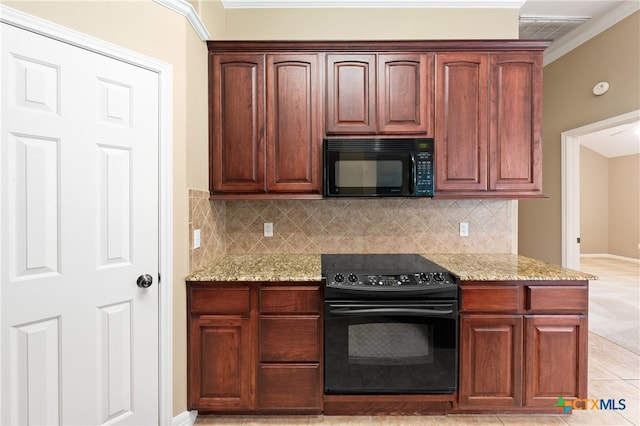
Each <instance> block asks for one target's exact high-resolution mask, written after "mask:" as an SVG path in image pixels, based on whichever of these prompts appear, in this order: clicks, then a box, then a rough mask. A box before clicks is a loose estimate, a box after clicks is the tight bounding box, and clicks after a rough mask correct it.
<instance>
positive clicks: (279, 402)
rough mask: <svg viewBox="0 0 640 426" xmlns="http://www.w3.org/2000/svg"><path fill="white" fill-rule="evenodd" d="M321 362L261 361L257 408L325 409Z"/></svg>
mask: <svg viewBox="0 0 640 426" xmlns="http://www.w3.org/2000/svg"><path fill="white" fill-rule="evenodd" d="M320 373H321V370H320V366H319V365H318V364H266V365H265V364H261V365H260V366H259V368H258V409H260V410H278V409H279V410H306V411H309V410H311V411H317V412H320V411H321V410H322V381H321V375H320Z"/></svg>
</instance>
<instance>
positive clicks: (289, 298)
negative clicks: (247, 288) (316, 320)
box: [260, 286, 321, 314]
mask: <svg viewBox="0 0 640 426" xmlns="http://www.w3.org/2000/svg"><path fill="white" fill-rule="evenodd" d="M320 302H321V295H320V287H319V286H304V287H262V288H261V289H260V312H261V313H274V314H277V313H285V314H286V313H299V314H304V313H316V312H320Z"/></svg>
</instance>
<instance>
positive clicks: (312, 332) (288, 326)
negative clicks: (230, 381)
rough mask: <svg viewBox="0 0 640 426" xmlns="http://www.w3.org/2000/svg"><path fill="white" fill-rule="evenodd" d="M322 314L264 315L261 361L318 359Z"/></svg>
mask: <svg viewBox="0 0 640 426" xmlns="http://www.w3.org/2000/svg"><path fill="white" fill-rule="evenodd" d="M319 341H320V317H319V316H317V315H316V316H289V317H261V318H260V361H261V362H318V361H319V360H320V345H319Z"/></svg>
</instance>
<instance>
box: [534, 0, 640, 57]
mask: <svg viewBox="0 0 640 426" xmlns="http://www.w3.org/2000/svg"><path fill="white" fill-rule="evenodd" d="M638 10H640V2H638V1H627V2H625V3H624V4H623V5H621V6H620V7H618V8H616V9H614V10H613V11H611V12H610V13H609V14H607V15H605V16H603V17H602V18H600V19H598V20H596V21H589V22H587V23H585V24H582V25H581V26H579V27H578V28H576V29H575V30H573V31H571V32H570V33H568V34H566V35H564V36H562V37H560V38H559V39H557V40H555V41H554V42H553V43H552V44H551V46H549V48H548V49H547V50H546V51H545V52H544V61H543V63H544V65H549V64H550V63H551V62H553V61H555V60H556V59H558V58H560V57H561V56H564V55H566V54H567V53H569V52H570V51H572V50H573V49H575V48H576V47H578V46H580V45H581V44H583V43H585V42H587V41H589V40H591V39H592V38H593V37H595V36H597V35H598V34H600V33H601V32H603V31H605V30H607V29H609V28H611V27H612V26H614V25H615V24H617V23H618V22H620V21H622V20H623V19H624V18H626V17H627V16H629V15H631V14H632V13H635V12H636V11H638Z"/></svg>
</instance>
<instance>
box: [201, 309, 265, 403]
mask: <svg viewBox="0 0 640 426" xmlns="http://www.w3.org/2000/svg"><path fill="white" fill-rule="evenodd" d="M190 327H191V329H190V336H189V347H190V348H193V349H195V350H190V351H189V364H190V365H189V379H190V380H189V407H190V409H200V410H229V411H233V410H246V409H250V408H252V405H253V403H252V399H251V398H252V396H251V395H252V392H251V389H252V387H253V384H252V383H253V380H254V375H253V373H252V368H251V347H252V342H251V330H250V322H249V319H248V318H230V317H214V316H208V317H200V318H197V319H194V318H192V320H191V322H190Z"/></svg>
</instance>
